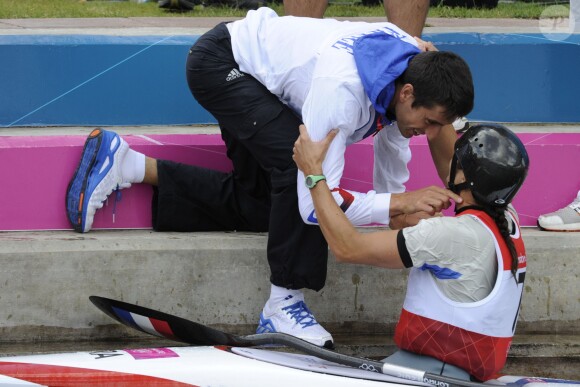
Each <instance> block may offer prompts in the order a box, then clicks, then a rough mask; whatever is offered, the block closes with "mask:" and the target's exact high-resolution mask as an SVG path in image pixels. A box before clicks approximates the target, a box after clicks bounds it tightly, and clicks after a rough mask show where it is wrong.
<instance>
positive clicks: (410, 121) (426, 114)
mask: <svg viewBox="0 0 580 387" xmlns="http://www.w3.org/2000/svg"><path fill="white" fill-rule="evenodd" d="M414 100H415V97H414V95H413V86H411V85H409V84H407V85H404V86H403V88H402V89H401V90H400V92H399V94H398V100H397V103H396V104H395V115H396V116H397V125H398V127H399V130H400V131H401V134H402V135H403V137H406V138H411V137H413V136H419V135H422V134H425V135H426V136H427V138H428V139H431V138H434V137H436V136H437V135H438V134H439V131H440V130H441V127H442V126H444V125H449V124H451V122H452V121H449V119H447V118H446V117H445V114H444V113H445V109H444V108H443V107H442V106H439V105H435V106H434V107H432V108H429V109H428V108H425V107H416V108H414V107H413V106H412V104H413V101H414Z"/></svg>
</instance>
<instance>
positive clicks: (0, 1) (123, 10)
mask: <svg viewBox="0 0 580 387" xmlns="http://www.w3.org/2000/svg"><path fill="white" fill-rule="evenodd" d="M271 7H272V8H274V9H275V10H276V12H277V13H278V14H279V15H282V14H283V13H284V11H283V8H282V6H281V4H272V5H271ZM546 7H547V5H542V3H528V2H515V3H500V4H499V5H498V7H497V8H495V9H489V10H473V9H465V8H449V7H431V9H430V10H429V17H446V18H526V19H538V18H539V17H540V15H541V13H542V11H543V10H545V9H546ZM245 14H246V11H244V10H237V9H232V8H229V7H205V8H204V7H202V6H196V8H195V10H194V11H192V12H186V13H175V12H167V11H166V10H163V9H160V8H159V7H158V6H157V4H156V3H154V2H150V3H142V4H138V3H133V2H128V1H124V2H123V1H118V2H115V1H86V0H0V19H21V18H102V17H146V16H147V17H195V16H202V17H212V16H221V17H235V16H240V17H241V16H244V15H245ZM325 16H326V17H356V16H384V10H383V7H382V6H374V7H364V6H362V5H357V4H354V2H353V4H332V2H331V5H330V6H329V7H328V10H327V11H326V15H325Z"/></svg>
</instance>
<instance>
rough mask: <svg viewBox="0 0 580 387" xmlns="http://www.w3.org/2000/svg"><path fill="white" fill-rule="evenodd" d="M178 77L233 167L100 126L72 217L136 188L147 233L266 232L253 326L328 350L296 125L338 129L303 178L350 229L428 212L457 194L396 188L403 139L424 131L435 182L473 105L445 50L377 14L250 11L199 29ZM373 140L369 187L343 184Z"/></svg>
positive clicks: (83, 221)
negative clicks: (185, 157)
mask: <svg viewBox="0 0 580 387" xmlns="http://www.w3.org/2000/svg"><path fill="white" fill-rule="evenodd" d="M422 43H424V42H422ZM187 81H188V84H189V87H190V89H191V91H192V94H193V96H194V97H195V98H196V100H197V101H198V102H199V103H200V104H201V105H202V106H203V107H204V108H205V109H207V110H208V111H209V112H211V113H212V114H213V115H214V117H215V118H216V119H217V121H218V123H219V125H220V129H221V132H222V138H223V139H224V142H225V144H226V147H227V154H228V157H229V158H230V159H231V160H232V163H233V171H232V172H230V173H221V172H218V171H213V170H208V169H204V168H199V167H195V166H188V165H183V164H178V163H174V162H171V161H166V160H155V159H152V158H148V157H146V156H145V155H143V154H140V153H138V152H135V151H134V150H132V149H129V148H128V146H127V144H126V142H125V141H124V140H123V139H121V138H120V137H119V136H118V135H117V134H115V133H113V132H109V131H104V130H100V129H98V130H95V131H93V133H91V135H90V136H89V138H88V139H87V142H86V144H85V150H84V151H83V155H82V158H81V162H80V164H79V167H78V168H77V171H76V172H75V174H74V176H73V178H72V180H71V183H70V185H69V189H68V190H67V213H68V218H69V220H70V221H71V224H72V225H73V227H74V228H75V230H77V231H79V232H87V231H89V230H90V227H91V225H92V219H93V216H94V213H95V211H96V210H97V209H98V208H100V207H101V206H102V204H101V202H102V201H104V200H105V199H106V198H107V196H108V195H109V194H110V193H111V192H112V191H113V190H115V189H120V188H127V187H128V186H130V185H131V184H132V183H148V184H152V185H153V186H154V192H155V194H154V197H153V205H152V211H153V216H152V217H153V228H154V229H155V230H158V231H165V230H167V231H214V230H239V231H262V232H265V231H267V232H268V251H267V253H268V262H269V264H270V269H271V277H270V281H271V283H272V286H271V293H270V298H269V300H268V301H267V302H266V305H265V306H264V309H263V311H262V313H261V315H260V320H259V326H258V330H257V331H258V332H273V331H275V332H284V333H288V334H291V335H294V336H297V337H300V338H302V339H305V340H308V341H310V342H312V343H315V344H317V345H320V346H327V347H331V346H332V345H333V340H332V336H331V335H330V334H329V333H328V332H327V331H326V330H325V329H324V328H323V327H322V326H320V324H318V323H317V321H316V319H315V318H314V316H313V314H312V313H311V312H310V310H309V309H308V308H307V306H306V304H305V303H304V296H303V293H302V291H301V289H303V288H308V289H313V290H316V291H318V290H320V289H322V288H323V287H324V283H325V280H326V265H327V258H328V246H327V244H326V241H325V240H324V237H323V235H322V233H321V231H320V229H319V227H318V225H317V220H316V215H315V213H314V206H313V204H312V199H311V197H310V193H309V189H308V188H307V187H306V186H305V185H304V176H302V174H301V173H299V172H298V170H297V168H296V165H295V163H294V162H293V160H292V147H293V144H294V141H295V140H296V138H297V137H298V134H299V130H298V128H299V125H300V124H302V123H303V124H305V125H306V126H307V127H308V129H309V133H310V136H311V137H312V138H313V139H314V140H320V139H322V138H324V137H325V136H326V134H327V133H328V132H329V131H330V130H331V129H338V130H339V133H338V135H337V140H335V141H334V142H333V145H332V146H331V148H330V149H329V151H328V154H327V157H326V160H325V162H324V166H323V167H324V174H325V176H324V177H321V176H313V177H311V181H312V184H314V183H315V182H316V180H318V179H321V178H324V179H326V180H327V183H328V184H329V186H330V187H332V189H333V195H334V197H335V199H336V200H337V202H338V204H339V205H340V206H341V208H342V210H343V211H344V212H345V214H346V216H347V217H348V218H349V220H350V221H351V222H352V224H354V225H364V224H371V223H378V224H389V223H390V222H391V224H397V225H399V226H402V225H405V221H402V220H401V218H402V217H404V216H406V215H414V214H417V213H422V214H423V216H429V215H433V214H435V213H436V212H439V211H440V210H441V209H443V208H447V207H448V206H449V205H450V200H456V199H459V198H458V196H457V195H455V194H454V193H452V192H450V191H448V190H445V189H443V188H440V187H427V188H424V189H422V190H418V191H414V192H404V191H405V187H404V183H405V182H406V181H407V179H408V177H409V171H408V169H407V163H408V162H409V160H410V157H411V152H410V149H409V138H410V137H412V136H414V135H422V134H425V135H427V138H428V140H429V146H430V149H431V153H432V156H433V160H434V163H435V165H436V167H437V170H438V174H439V176H440V177H441V178H442V179H444V178H445V177H446V176H447V173H448V168H449V160H450V159H451V156H452V155H453V144H454V142H455V140H456V134H455V131H454V130H453V128H452V126H451V125H449V124H450V123H451V122H453V120H454V119H455V118H457V117H459V116H465V115H466V114H467V113H468V112H469V111H471V109H472V106H473V82H472V79H471V74H470V71H469V68H468V66H467V65H466V63H465V62H464V61H463V60H462V59H461V58H459V57H458V56H456V55H454V54H452V53H445V52H436V51H434V52H421V50H420V49H419V48H418V43H417V41H416V40H415V39H413V38H412V37H411V36H409V35H407V34H406V33H404V32H403V31H402V30H400V29H399V28H398V27H396V26H395V25H393V24H390V23H387V22H384V23H364V22H356V23H353V22H339V21H336V20H331V19H323V20H320V19H311V18H297V17H278V16H277V15H276V14H275V12H274V11H272V10H271V9H268V8H261V9H259V10H257V11H250V12H249V13H248V15H247V17H246V18H245V19H243V20H239V21H236V22H233V23H227V24H225V23H224V24H220V25H218V26H217V27H215V28H214V29H213V30H211V31H209V32H207V33H206V34H204V35H203V36H202V37H201V38H200V39H199V40H198V41H197V42H196V44H195V45H194V46H193V47H192V48H191V50H190V53H189V57H188V60H187ZM381 129H382V130H381ZM373 134H376V136H375V166H374V188H375V189H374V190H371V191H369V192H366V193H361V192H352V191H348V190H345V189H343V188H341V187H340V186H339V184H340V179H341V176H342V173H343V169H344V162H345V160H344V153H345V150H346V147H347V146H349V145H351V144H353V143H355V142H357V141H360V140H362V139H363V138H365V137H367V136H370V135H373ZM370 167H371V166H369V168H370ZM405 220H408V219H405Z"/></svg>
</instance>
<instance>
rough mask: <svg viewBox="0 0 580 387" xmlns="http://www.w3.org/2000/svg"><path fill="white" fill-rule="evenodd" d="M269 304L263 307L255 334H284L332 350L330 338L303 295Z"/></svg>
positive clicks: (332, 344)
mask: <svg viewBox="0 0 580 387" xmlns="http://www.w3.org/2000/svg"><path fill="white" fill-rule="evenodd" d="M271 302H272V301H271V300H268V302H267V303H266V305H264V309H263V310H262V313H261V314H260V322H259V324H258V329H256V333H273V332H280V333H286V334H289V335H292V336H295V337H298V338H299V339H302V340H305V341H308V342H309V343H312V344H315V345H318V346H319V347H325V348H330V349H333V348H334V342H333V340H332V336H331V335H330V333H328V332H327V331H326V329H324V328H323V327H322V326H321V325H320V324H319V323H318V322H317V321H316V319H315V318H314V316H313V315H312V312H310V309H308V307H307V306H306V304H305V303H304V296H303V295H301V296H292V295H289V296H288V297H286V298H285V299H284V300H283V301H281V302H279V303H277V304H276V305H271Z"/></svg>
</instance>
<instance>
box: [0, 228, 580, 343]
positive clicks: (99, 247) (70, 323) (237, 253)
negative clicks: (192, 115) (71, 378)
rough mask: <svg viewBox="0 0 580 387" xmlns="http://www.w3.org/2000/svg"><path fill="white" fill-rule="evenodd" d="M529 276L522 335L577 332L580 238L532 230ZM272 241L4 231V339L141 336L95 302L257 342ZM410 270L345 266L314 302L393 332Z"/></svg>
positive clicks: (355, 328) (365, 329)
mask: <svg viewBox="0 0 580 387" xmlns="http://www.w3.org/2000/svg"><path fill="white" fill-rule="evenodd" d="M524 238H525V241H526V245H527V249H528V265H529V269H528V276H527V278H526V287H525V292H524V298H523V302H522V309H521V313H520V322H519V326H518V333H519V334H569V335H578V334H579V333H580V324H579V321H580V304H579V303H578V298H577V297H576V296H574V294H573V293H574V291H573V289H576V288H577V286H576V285H577V282H578V273H580V260H578V251H580V238H577V235H575V234H571V233H567V234H566V233H548V232H541V231H538V230H533V229H525V230H524ZM266 239H267V235H266V234H259V233H257V234H254V233H235V232H234V233H156V232H152V231H95V232H91V233H89V234H85V235H80V234H75V233H72V232H68V231H60V232H39V233H33V232H22V233H17V232H4V233H0V243H1V244H2V249H1V252H0V286H1V287H2V294H1V295H0V310H1V311H2V315H3V316H4V318H3V319H1V320H0V337H1V338H2V339H1V340H2V341H8V342H26V341H58V340H63V339H65V340H66V339H71V338H75V339H76V340H87V339H91V340H95V339H120V338H123V337H126V335H130V336H129V337H131V335H132V337H137V336H139V335H136V334H135V332H126V330H125V329H124V328H122V327H120V326H119V325H118V324H115V323H114V322H112V321H111V319H110V318H109V317H107V316H105V315H104V314H103V313H101V312H100V311H98V310H97V309H96V308H95V307H93V306H92V304H91V303H90V302H89V300H88V297H89V296H90V295H93V294H94V295H101V296H105V297H111V298H115V299H120V300H124V301H127V302H130V303H136V304H139V305H143V306H147V307H151V308H153V309H158V310H162V311H165V312H167V313H172V314H175V315H177V316H182V317H185V318H189V319H192V320H196V321H199V322H201V323H203V324H209V325H214V326H218V327H221V328H222V329H224V330H227V331H229V332H232V333H245V334H247V333H250V332H252V331H253V330H254V329H255V325H256V321H257V316H258V315H259V312H260V310H261V308H262V306H263V304H264V302H265V301H266V299H267V297H268V295H269V286H270V284H269V281H268V278H269V269H268V265H267V260H266V251H265V248H266ZM406 277H407V273H406V271H405V270H381V269H376V268H370V267H364V266H356V265H346V264H344V265H339V264H336V263H335V262H334V259H333V258H332V257H331V259H330V263H329V269H328V280H327V284H326V287H325V288H324V289H323V290H322V291H320V292H318V293H315V292H311V291H308V292H307V295H306V296H307V301H308V305H309V306H310V307H311V308H312V310H313V311H315V313H316V316H317V319H318V320H319V321H320V322H321V323H322V324H324V325H325V326H327V327H328V329H329V330H330V331H332V332H333V333H335V334H337V335H340V334H348V335H350V334H355V333H356V334H364V335H369V334H390V333H391V332H392V329H393V327H394V324H395V323H396V321H397V319H398V315H399V312H400V309H401V305H402V300H403V296H404V293H405V286H406Z"/></svg>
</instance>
